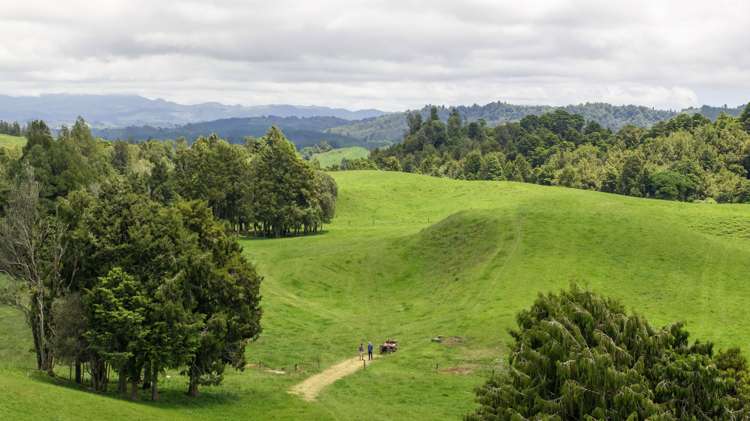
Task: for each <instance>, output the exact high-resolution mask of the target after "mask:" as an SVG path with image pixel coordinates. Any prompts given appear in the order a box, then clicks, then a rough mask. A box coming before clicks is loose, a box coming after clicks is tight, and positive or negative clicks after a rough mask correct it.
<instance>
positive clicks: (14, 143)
mask: <svg viewBox="0 0 750 421" xmlns="http://www.w3.org/2000/svg"><path fill="white" fill-rule="evenodd" d="M25 144H26V138H25V137H20V136H10V135H7V134H0V148H13V149H15V148H17V149H21V148H23V145H25Z"/></svg>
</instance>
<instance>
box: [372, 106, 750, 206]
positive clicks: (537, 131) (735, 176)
mask: <svg viewBox="0 0 750 421" xmlns="http://www.w3.org/2000/svg"><path fill="white" fill-rule="evenodd" d="M748 113H750V110H747V109H746V110H745V111H744V112H743V114H742V115H741V116H740V117H739V118H735V117H730V116H728V115H724V114H722V115H719V117H718V118H717V119H716V121H713V122H712V121H711V120H709V119H707V118H706V117H703V116H702V115H700V114H687V113H683V114H678V115H677V116H676V117H674V118H672V119H670V120H666V121H662V122H659V123H657V124H655V125H654V126H653V127H651V128H650V129H644V128H638V127H635V126H630V125H628V126H624V127H622V128H621V129H620V130H619V131H617V132H612V131H611V130H610V129H607V128H604V127H603V126H602V125H600V124H598V123H595V122H593V121H587V120H586V119H585V118H584V117H583V116H580V115H576V114H571V113H569V112H567V111H565V110H561V109H558V110H554V111H552V112H549V113H547V114H543V115H540V116H537V115H528V116H526V117H523V118H522V119H521V120H520V121H519V122H517V123H505V124H500V125H498V126H495V127H489V126H488V125H487V124H486V123H485V122H484V121H483V120H477V121H472V122H470V123H468V124H467V123H466V122H465V121H464V120H463V119H462V118H461V115H460V114H459V111H458V110H457V109H454V110H452V111H451V112H450V114H448V117H447V121H446V122H445V123H444V122H443V121H442V120H440V119H439V118H438V116H439V114H440V110H439V109H437V108H434V109H433V110H432V111H431V112H430V114H429V115H430V117H429V119H428V120H426V121H423V120H422V117H421V114H415V113H412V114H409V115H408V125H409V129H408V131H407V132H406V134H405V136H404V140H403V142H402V143H400V144H397V145H393V146H390V147H388V148H385V149H376V150H374V151H372V153H371V154H370V160H371V161H372V162H374V163H375V164H376V165H377V166H378V168H380V169H383V170H390V171H406V172H416V173H422V174H427V175H433V176H439V177H450V178H459V179H467V180H478V179H481V180H511V181H525V182H532V183H538V184H545V185H560V186H566V187H575V188H581V189H589V190H599V191H604V192H610V193H618V194H625V195H630V196H639V197H654V198H659V199H668V200H683V201H695V200H706V199H712V200H715V201H718V202H747V201H750V173H749V172H748V170H750V131H749V130H748V124H750V123H749V122H750V117H748V115H749V114H748ZM359 166H360V167H365V165H362V164H360V165H359Z"/></svg>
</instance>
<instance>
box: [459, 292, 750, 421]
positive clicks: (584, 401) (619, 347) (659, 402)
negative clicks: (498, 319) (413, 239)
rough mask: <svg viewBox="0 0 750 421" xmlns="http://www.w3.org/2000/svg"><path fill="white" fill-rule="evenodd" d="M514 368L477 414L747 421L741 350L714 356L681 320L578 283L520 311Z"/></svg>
mask: <svg viewBox="0 0 750 421" xmlns="http://www.w3.org/2000/svg"><path fill="white" fill-rule="evenodd" d="M517 323H518V329H517V330H514V331H512V332H511V336H512V337H513V341H514V343H513V345H512V347H511V350H510V353H509V355H508V369H507V370H506V371H504V372H502V373H500V374H496V375H495V376H493V377H492V378H491V379H490V380H489V381H488V382H487V383H486V384H485V385H484V386H482V387H481V388H479V389H478V390H477V399H478V401H479V403H480V407H479V409H478V410H477V412H476V413H474V414H473V415H471V416H469V417H468V418H469V419H477V420H484V419H488V420H489V419H497V420H511V419H529V418H531V419H647V418H648V419H657V418H658V419H698V418H702V419H743V418H745V417H747V416H750V412H748V411H750V409H749V408H746V407H745V405H744V404H745V402H748V399H749V398H750V395H747V394H743V390H742V389H741V388H738V380H739V379H740V378H745V377H746V376H747V375H748V372H747V369H746V366H747V362H746V361H745V359H744V358H743V357H742V356H741V355H740V354H739V352H738V351H737V350H730V351H728V352H727V353H719V354H718V355H714V353H713V345H712V344H711V343H700V342H695V343H693V344H692V345H691V344H690V343H689V342H688V332H687V331H686V330H685V328H684V326H683V325H682V324H681V323H676V324H672V325H669V326H665V327H663V328H661V329H655V328H653V327H651V326H650V325H649V323H648V322H647V321H646V320H644V319H643V318H642V317H640V316H638V315H632V314H627V312H626V311H625V309H624V307H623V306H622V304H620V303H619V302H617V301H615V300H612V299H608V298H603V297H600V296H598V295H596V294H593V293H591V292H589V291H583V290H580V289H578V288H577V287H573V288H572V289H571V290H569V291H563V292H561V293H560V294H558V295H553V294H549V295H546V296H540V297H539V298H537V300H536V301H535V302H534V304H533V306H532V307H531V308H530V309H529V310H524V311H521V312H520V313H519V314H518V316H517Z"/></svg>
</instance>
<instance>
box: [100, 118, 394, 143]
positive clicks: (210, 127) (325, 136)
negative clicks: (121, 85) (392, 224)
mask: <svg viewBox="0 0 750 421" xmlns="http://www.w3.org/2000/svg"><path fill="white" fill-rule="evenodd" d="M348 123H349V121H348V120H344V119H342V118H337V117H304V118H299V117H248V118H226V119H221V120H214V121H207V122H201V123H190V124H185V125H182V126H177V127H168V128H160V127H152V126H131V127H125V128H105V129H97V128H94V129H93V130H92V131H93V133H94V135H95V136H98V137H102V138H105V139H122V140H132V141H143V140H148V139H177V138H181V137H184V138H185V139H187V140H188V141H193V140H195V139H196V138H198V137H199V136H207V135H209V134H211V133H216V134H218V135H219V136H220V137H221V138H223V139H227V140H228V141H230V142H233V143H241V142H243V140H244V138H245V137H246V136H255V137H259V136H263V135H264V134H266V132H267V131H268V129H269V128H270V127H271V126H277V127H279V128H281V130H282V131H283V132H284V134H285V135H286V136H287V137H288V138H289V139H291V140H292V141H293V142H294V144H295V145H297V147H298V148H303V147H305V146H311V145H314V144H316V143H319V142H321V141H323V140H325V141H326V142H328V143H330V144H331V145H333V146H334V147H337V148H342V147H346V146H364V147H367V148H370V149H372V148H376V147H380V146H385V145H387V144H388V143H389V142H368V141H365V140H362V139H357V138H354V137H351V136H346V135H341V134H336V133H328V132H326V130H327V129H330V128H333V127H339V126H342V125H346V124H348Z"/></svg>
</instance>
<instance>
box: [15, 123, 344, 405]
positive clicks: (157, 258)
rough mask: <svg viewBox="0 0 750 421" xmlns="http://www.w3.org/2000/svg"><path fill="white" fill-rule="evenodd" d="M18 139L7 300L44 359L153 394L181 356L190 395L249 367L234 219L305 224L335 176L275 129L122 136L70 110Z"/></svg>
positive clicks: (256, 284)
mask: <svg viewBox="0 0 750 421" xmlns="http://www.w3.org/2000/svg"><path fill="white" fill-rule="evenodd" d="M26 137H27V144H26V145H25V146H24V148H23V150H22V152H21V156H20V157H10V156H6V155H3V156H0V158H2V159H3V161H0V163H2V167H0V168H2V170H3V171H2V172H0V178H1V179H0V182H1V183H0V186H3V189H2V190H0V191H1V192H2V196H0V216H1V218H0V273H4V274H7V275H9V276H10V282H8V283H7V285H5V286H1V285H0V287H2V288H1V289H0V300H1V301H2V303H4V304H9V305H12V306H14V307H16V308H18V309H19V310H21V311H22V312H23V314H24V315H25V316H26V320H27V322H28V325H29V326H30V328H31V333H32V338H33V343H34V351H35V355H36V363H37V368H38V369H40V370H43V371H46V372H47V373H49V374H51V375H54V373H55V366H56V365H60V364H68V365H70V367H71V369H75V381H76V382H78V383H84V382H88V384H89V385H90V386H91V387H92V388H93V389H95V390H97V391H106V390H107V389H108V386H109V384H110V383H111V382H110V378H112V379H114V378H115V377H116V378H117V383H116V384H117V390H118V391H119V392H120V393H122V394H128V395H130V396H131V397H132V398H133V399H136V398H138V396H139V390H140V389H141V388H149V389H150V390H151V397H152V399H158V396H159V390H158V385H159V379H160V377H162V376H163V375H164V373H165V372H166V371H167V370H178V371H179V372H180V373H182V374H184V375H185V376H186V377H187V391H188V393H189V394H190V395H197V394H198V391H199V387H200V386H201V385H214V384H218V383H220V382H221V381H222V378H223V374H224V372H225V370H226V368H227V367H234V368H236V369H240V370H242V369H243V368H244V366H245V350H246V346H247V345H248V343H249V342H251V341H252V340H254V339H255V338H257V337H258V335H259V334H260V333H261V325H260V319H261V314H262V312H261V308H260V291H259V288H260V282H261V279H262V278H261V276H260V275H258V273H257V271H256V270H255V267H254V266H253V265H252V264H251V263H250V262H249V261H248V260H247V259H246V257H245V256H244V255H243V253H242V247H241V245H240V244H239V241H238V233H242V232H244V233H248V234H255V235H262V236H283V235H294V234H304V233H314V232H316V231H318V230H320V229H321V228H322V226H323V224H324V223H327V222H329V221H330V220H331V218H332V217H333V214H334V211H335V201H336V195H337V189H336V184H335V182H334V181H333V179H332V178H331V177H329V176H327V175H326V174H323V173H321V172H318V171H315V170H313V169H312V168H311V167H309V166H308V165H307V164H305V163H304V161H302V160H301V159H300V158H299V157H298V156H297V154H296V151H295V149H294V146H293V145H292V144H291V143H290V142H289V141H288V140H287V139H286V138H285V137H284V135H283V134H282V133H281V132H280V131H279V130H278V129H276V128H271V129H270V130H269V131H268V133H267V135H266V136H264V137H262V138H251V139H248V140H247V141H246V143H245V144H244V145H232V144H229V143H227V142H225V141H223V140H221V139H219V138H218V137H217V136H209V137H206V138H200V139H198V140H197V141H196V142H195V143H193V144H192V145H189V144H187V142H185V141H176V142H145V143H140V144H130V143H126V142H106V141H103V140H101V139H96V138H94V137H93V136H92V134H91V131H90V130H89V127H88V126H87V124H86V123H85V121H83V119H79V120H78V121H76V123H75V124H74V125H73V126H72V127H70V128H68V127H63V128H62V129H60V130H59V132H58V134H57V136H56V137H54V136H52V134H51V131H50V129H49V128H48V127H47V126H46V124H45V123H44V122H42V121H33V122H31V123H29V125H28V128H27V130H26ZM86 378H88V380H87V379H86ZM128 389H129V392H128Z"/></svg>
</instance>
